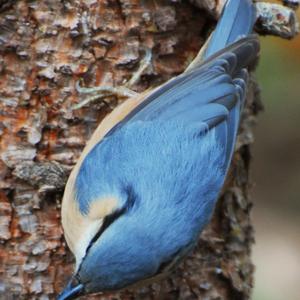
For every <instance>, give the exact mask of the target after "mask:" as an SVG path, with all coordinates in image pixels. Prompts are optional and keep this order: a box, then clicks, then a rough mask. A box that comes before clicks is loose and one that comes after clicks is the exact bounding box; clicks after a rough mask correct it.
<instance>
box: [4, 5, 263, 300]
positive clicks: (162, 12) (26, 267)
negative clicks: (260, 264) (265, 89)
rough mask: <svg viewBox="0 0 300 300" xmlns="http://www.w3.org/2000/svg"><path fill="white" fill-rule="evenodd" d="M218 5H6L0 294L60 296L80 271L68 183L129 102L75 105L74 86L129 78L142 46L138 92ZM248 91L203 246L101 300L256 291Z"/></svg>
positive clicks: (165, 74) (164, 70)
mask: <svg viewBox="0 0 300 300" xmlns="http://www.w3.org/2000/svg"><path fill="white" fill-rule="evenodd" d="M192 2H193V3H192ZM220 2H222V1H215V0H207V1H191V3H188V2H187V1H175V0H173V1H171V0H165V1H162V0H149V1H148V0H147V1H137V0H98V1H97V0H80V1H79V0H74V1H68V0H53V1H49V0H39V1H35V0H32V1H25V0H20V1H0V55H1V56H0V100H1V102H0V107H1V108H0V109H1V111H0V137H1V149H0V150H1V153H0V155H1V156H0V157H1V160H0V178H1V181H0V215H1V219H0V242H1V243H0V261H1V264H0V299H43V300H44V299H53V298H54V297H55V295H56V294H57V293H58V292H59V291H61V289H62V288H63V286H64V285H65V284H66V281H67V278H68V277H69V276H70V275H71V273H72V268H73V258H72V256H71V254H70V252H69V250H68V248H67V246H66V243H65V241H64V238H63V233H62V229H61V224H60V203H61V198H62V191H63V188H64V184H65V182H66V178H67V175H68V173H69V172H70V169H71V168H72V166H73V165H74V164H75V162H76V160H77V158H78V156H79V155H80V152H81V150H82V149H83V147H84V145H85V143H86V141H87V140H88V139H89V137H90V136H91V134H92V132H93V130H94V129H95V128H96V126H97V124H99V122H100V121H101V120H102V119H103V117H104V116H105V115H106V114H107V113H109V112H110V111H111V109H113V107H115V106H116V105H117V104H118V103H119V102H121V101H122V99H117V98H116V97H109V98H107V99H106V101H105V102H101V101H94V102H91V103H89V104H88V105H86V106H85V107H83V108H81V109H73V106H74V105H75V104H77V103H78V102H79V101H82V99H84V95H82V94H80V93H78V91H76V88H75V86H76V83H78V82H79V80H82V81H80V84H81V85H83V86H86V87H90V86H98V85H105V86H107V85H113V86H118V85H121V84H124V82H125V81H128V80H129V79H130V78H131V76H132V74H133V72H134V71H136V69H137V68H138V65H139V62H140V61H141V60H142V58H143V53H144V51H143V49H144V48H149V49H151V51H152V62H151V65H150V66H149V67H148V68H147V69H146V70H145V72H144V73H143V75H142V77H141V79H140V81H139V82H138V83H136V84H135V86H134V89H135V90H136V91H138V92H141V91H143V90H145V89H147V88H149V87H153V86H156V85H158V84H160V83H162V82H165V81H166V80H167V79H169V78H172V77H173V76H175V75H177V74H180V73H181V72H183V71H184V69H185V68H186V67H187V66H188V64H189V63H190V62H191V60H192V59H193V57H194V56H195V55H196V54H197V52H198V51H199V49H200V48H201V46H202V45H203V42H204V40H205V38H206V37H207V36H208V32H209V31H210V30H211V29H212V28H213V26H214V23H215V19H216V17H217V16H218V14H219V12H220V5H221V4H220ZM197 3H198V6H197ZM216 3H218V5H217V4H216ZM199 5H201V6H202V7H199ZM248 94H249V95H248V99H247V108H246V109H245V113H244V118H243V122H242V125H241V129H240V135H239V138H238V143H237V147H236V148H237V151H236V154H235V156H234V161H233V164H232V168H231V172H230V175H229V176H228V180H227V183H226V187H225V188H224V190H223V193H222V195H221V197H220V200H219V202H218V205H217V208H216V211H215V215H214V218H213V220H212V222H211V224H210V225H209V226H208V227H207V228H206V230H205V231H204V232H203V234H202V235H201V237H200V239H199V243H198V246H197V248H196V249H195V251H194V252H193V253H192V254H191V255H190V256H189V258H188V259H186V260H185V261H184V262H183V263H182V264H181V265H180V266H179V268H178V269H177V271H176V272H175V273H174V274H173V275H172V276H170V277H169V278H168V279H166V280H164V281H163V282H160V283H157V284H153V285H152V286H148V287H144V288H141V289H138V290H135V291H123V292H121V293H119V294H113V295H109V296H105V297H98V298H97V299H154V298H155V297H160V299H230V300H233V299H239V300H241V299H248V298H249V295H250V293H251V288H252V283H253V265H252V262H251V246H252V243H253V229H252V224H251V220H250V216H249V214H250V210H251V201H250V199H249V191H248V188H249V177H248V171H249V162H250V157H251V155H250V150H249V144H250V143H251V142H252V140H253V137H252V127H253V123H254V121H255V115H256V113H257V111H258V110H259V108H260V102H259V96H258V92H257V87H256V85H255V83H253V82H250V88H249V93H248ZM94 298H95V297H94ZM94 298H93V296H90V297H86V298H85V299H94Z"/></svg>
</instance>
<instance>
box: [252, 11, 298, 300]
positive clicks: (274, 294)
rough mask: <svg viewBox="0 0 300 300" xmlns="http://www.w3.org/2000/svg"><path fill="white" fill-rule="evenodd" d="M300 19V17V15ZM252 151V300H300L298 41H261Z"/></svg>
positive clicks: (269, 39) (267, 39)
mask: <svg viewBox="0 0 300 300" xmlns="http://www.w3.org/2000/svg"><path fill="white" fill-rule="evenodd" d="M298 15H299V18H300V13H298ZM261 42H262V45H261V48H262V50H261V60H260V65H259V68H258V70H257V73H256V74H257V75H256V76H257V79H258V82H259V83H260V86H261V88H262V101H263V104H264V107H265V111H264V112H262V113H261V114H260V115H259V122H258V125H257V127H256V132H255V135H256V140H255V144H254V146H253V157H254V159H253V164H252V178H253V183H254V186H253V189H252V194H253V199H254V201H255V203H254V209H253V218H254V224H255V230H256V245H255V246H254V253H253V260H254V263H255V265H256V277H255V278H256V282H255V290H254V295H253V299H254V300H297V299H300V36H299V37H298V38H296V39H294V40H293V41H292V42H291V41H283V40H281V39H279V38H270V37H266V38H263V37H262V38H261Z"/></svg>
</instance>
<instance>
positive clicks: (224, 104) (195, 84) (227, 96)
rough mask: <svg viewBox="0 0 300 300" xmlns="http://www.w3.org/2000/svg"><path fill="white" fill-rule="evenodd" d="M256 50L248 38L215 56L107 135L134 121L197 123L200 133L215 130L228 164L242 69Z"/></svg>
mask: <svg viewBox="0 0 300 300" xmlns="http://www.w3.org/2000/svg"><path fill="white" fill-rule="evenodd" d="M258 50H259V45H258V41H257V39H256V37H254V36H250V37H247V38H243V39H241V40H239V41H238V42H236V43H235V44H233V45H231V46H229V47H227V48H225V49H224V50H222V51H220V52H218V53H216V54H215V55H213V56H212V57H211V58H210V59H209V60H207V61H206V62H205V63H203V64H202V65H200V66H198V67H197V68H195V69H193V70H191V71H190V72H188V73H184V74H182V75H180V76H178V77H177V78H175V79H174V80H171V81H170V82H168V83H167V84H165V85H163V86H162V87H161V88H159V89H158V90H156V91H155V92H154V93H152V94H150V95H149V96H148V97H147V98H146V99H145V100H144V101H143V102H142V103H141V104H140V105H139V106H138V107H137V108H136V109H135V110H133V112H131V113H130V114H129V115H128V116H127V117H126V118H125V119H124V120H123V121H122V122H120V123H119V124H118V125H117V126H116V127H115V128H113V129H112V130H111V131H110V132H109V133H108V135H110V134H112V133H113V132H114V131H115V130H117V128H120V127H122V126H124V125H125V124H127V123H130V122H136V121H138V120H139V121H155V120H157V121H158V120H178V121H181V122H186V123H194V122H197V123H198V124H201V130H202V131H205V130H210V129H211V128H216V137H217V139H218V140H219V141H220V143H222V145H224V147H225V148H226V158H225V159H226V161H227V164H229V162H230V158H231V155H232V152H233V148H234V143H235V137H236V134H237V130H238V125H239V120H240V112H241V109H242V107H243V104H244V100H245V93H246V83H247V78H248V72H247V70H246V68H247V67H249V65H250V64H251V63H253V61H254V60H255V58H256V57H257V53H258ZM183 134H184V133H183ZM227 167H228V166H227Z"/></svg>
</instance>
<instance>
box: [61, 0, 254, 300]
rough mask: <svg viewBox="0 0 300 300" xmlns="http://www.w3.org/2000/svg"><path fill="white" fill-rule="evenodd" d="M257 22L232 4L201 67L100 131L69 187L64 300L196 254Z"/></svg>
mask: <svg viewBox="0 0 300 300" xmlns="http://www.w3.org/2000/svg"><path fill="white" fill-rule="evenodd" d="M254 15H255V12H254V9H253V5H252V3H251V1H250V0H238V1H237V0H229V1H228V3H227V5H226V7H225V11H224V13H223V15H222V17H221V21H220V23H219V25H218V26H217V28H216V30H215V32H214V34H213V35H212V37H211V39H210V43H209V44H208V47H207V48H206V52H205V54H204V58H205V59H206V60H205V61H204V62H203V63H202V64H198V63H197V64H195V65H194V66H193V68H191V69H190V70H188V71H187V72H185V73H184V74H182V75H180V76H178V77H176V78H175V79H172V80H170V81H169V82H167V83H166V84H164V85H162V86H160V87H159V88H157V89H155V90H154V91H153V92H150V93H148V94H146V95H142V96H140V97H138V98H136V99H129V100H128V101H127V104H126V103H124V105H123V106H121V107H119V108H117V109H116V110H115V112H113V113H112V115H111V116H110V117H108V119H107V120H106V121H104V122H103V123H102V124H100V126H99V128H98V129H97V131H96V133H95V134H94V136H93V137H92V139H91V141H90V142H89V143H88V145H87V148H86V149H85V150H84V153H83V155H82V156H81V158H80V160H79V162H78V163H77V165H76V166H75V168H74V170H73V172H72V174H71V176H70V179H69V181H68V184H67V186H66V191H65V195H64V199H63V205H62V220H63V226H64V230H65V236H66V239H67V242H68V244H69V246H70V248H71V250H72V251H73V253H74V255H75V257H76V276H75V278H74V280H73V281H72V282H71V284H69V285H68V288H67V289H66V290H65V293H64V294H62V296H61V297H60V298H59V299H61V300H63V299H72V297H75V296H78V295H79V294H81V293H91V292H99V291H109V290H118V289H121V288H124V287H127V286H129V285H132V284H135V283H137V282H141V281H144V280H147V279H149V278H152V277H154V276H157V275H158V274H160V273H162V272H165V271H166V269H168V268H169V267H170V266H172V265H173V264H174V261H177V260H179V259H181V258H182V257H184V256H185V255H186V253H187V252H188V251H189V250H190V249H192V247H193V245H194V244H195V242H196V240H197V238H198V235H199V233H200V232H201V231H202V229H203V228H204V226H205V225H206V224H207V223H208V222H209V220H210V218H211V215H212V212H213V209H214V206H215V202H216V199H217V196H218V194H219V192H220V190H221V188H222V185H223V183H224V179H225V176H226V172H227V170H228V167H229V164H230V161H231V157H232V153H233V149H234V144H235V139H236V135H237V130H238V125H239V121H240V112H241V109H242V107H243V102H244V99H245V93H246V82H247V76H248V73H247V71H246V68H247V67H248V66H250V65H251V64H252V63H253V62H254V60H255V59H256V56H257V53H258V51H259V45H258V41H257V39H256V38H255V37H254V36H251V35H249V34H250V33H251V31H252V26H253V22H254V18H255V17H254ZM220 24H223V25H222V26H221V25H220ZM223 26H225V27H226V26H231V27H229V28H226V30H225V31H224V28H223ZM220 32H221V33H220ZM240 36H247V37H245V38H241V39H240V40H239V41H238V42H236V43H233V44H232V42H233V41H235V40H237V39H238V38H239V37H240ZM216 37H218V38H216ZM230 44H231V45H230ZM227 45H230V46H227ZM224 47H225V48H224ZM79 287H80V288H79Z"/></svg>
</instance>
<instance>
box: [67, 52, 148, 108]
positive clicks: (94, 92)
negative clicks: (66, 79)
mask: <svg viewBox="0 0 300 300" xmlns="http://www.w3.org/2000/svg"><path fill="white" fill-rule="evenodd" d="M151 58H152V53H151V50H150V49H148V48H145V56H144V58H143V59H142V60H141V62H140V65H139V68H138V70H137V71H136V72H135V73H134V74H133V76H132V77H131V79H130V80H129V81H128V82H126V83H125V84H124V85H121V86H118V87H114V86H95V87H89V88H86V87H81V86H80V84H79V82H77V83H76V90H77V92H78V93H79V94H81V95H90V96H88V97H86V98H85V99H84V100H83V101H81V102H80V103H78V104H76V105H74V106H73V107H72V109H73V110H76V109H79V108H81V107H83V106H85V105H87V104H89V103H91V102H94V101H97V100H101V101H105V98H107V97H111V96H116V97H117V98H129V97H133V96H137V95H138V93H137V92H135V91H133V90H132V89H131V87H132V86H133V85H135V84H136V83H137V82H138V81H139V79H140V77H141V75H142V74H143V72H144V71H145V69H146V68H147V67H148V66H149V65H150V63H151Z"/></svg>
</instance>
